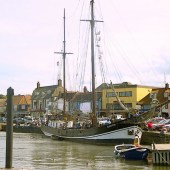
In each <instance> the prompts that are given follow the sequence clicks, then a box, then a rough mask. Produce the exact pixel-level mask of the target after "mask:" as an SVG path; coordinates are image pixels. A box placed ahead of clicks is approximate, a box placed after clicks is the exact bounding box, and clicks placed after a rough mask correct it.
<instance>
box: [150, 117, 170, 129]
mask: <svg viewBox="0 0 170 170" xmlns="http://www.w3.org/2000/svg"><path fill="white" fill-rule="evenodd" d="M166 124H170V119H165V120H161V121H160V122H158V123H155V124H152V129H153V130H159V131H160V130H161V129H162V127H164V126H165V125H166Z"/></svg>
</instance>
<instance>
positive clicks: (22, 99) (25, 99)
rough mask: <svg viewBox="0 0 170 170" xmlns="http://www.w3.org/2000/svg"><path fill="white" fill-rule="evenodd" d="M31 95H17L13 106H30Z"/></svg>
mask: <svg viewBox="0 0 170 170" xmlns="http://www.w3.org/2000/svg"><path fill="white" fill-rule="evenodd" d="M30 99H31V95H17V96H13V104H14V105H21V104H25V105H30V104H31V100H30Z"/></svg>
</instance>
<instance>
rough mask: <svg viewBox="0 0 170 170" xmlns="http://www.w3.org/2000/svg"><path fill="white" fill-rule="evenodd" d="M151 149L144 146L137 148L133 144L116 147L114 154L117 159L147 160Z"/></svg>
mask: <svg viewBox="0 0 170 170" xmlns="http://www.w3.org/2000/svg"><path fill="white" fill-rule="evenodd" d="M149 151H150V150H149V149H148V148H145V147H142V146H135V145H133V144H122V145H116V146H115V150H114V154H115V156H116V157H120V158H124V159H128V160H144V159H147V156H148V153H149Z"/></svg>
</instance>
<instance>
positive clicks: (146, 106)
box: [141, 104, 151, 110]
mask: <svg viewBox="0 0 170 170" xmlns="http://www.w3.org/2000/svg"><path fill="white" fill-rule="evenodd" d="M141 108H142V110H149V109H150V108H151V106H150V105H149V104H148V105H143V106H142V107H141Z"/></svg>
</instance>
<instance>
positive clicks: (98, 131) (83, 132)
mask: <svg viewBox="0 0 170 170" xmlns="http://www.w3.org/2000/svg"><path fill="white" fill-rule="evenodd" d="M41 130H42V132H43V133H44V134H45V135H46V136H48V137H51V138H52V139H56V140H68V141H73V142H81V143H90V144H100V145H103V144H107V145H114V144H120V143H130V144H131V143H133V142H134V139H135V136H136V135H138V136H139V138H141V136H142V130H141V128H140V127H138V126H136V125H134V124H110V125H105V126H102V127H97V128H95V127H93V128H89V129H71V128H67V129H60V128H54V127H49V126H45V125H42V126H41Z"/></svg>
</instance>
